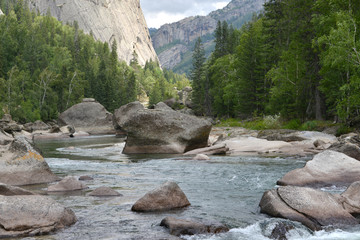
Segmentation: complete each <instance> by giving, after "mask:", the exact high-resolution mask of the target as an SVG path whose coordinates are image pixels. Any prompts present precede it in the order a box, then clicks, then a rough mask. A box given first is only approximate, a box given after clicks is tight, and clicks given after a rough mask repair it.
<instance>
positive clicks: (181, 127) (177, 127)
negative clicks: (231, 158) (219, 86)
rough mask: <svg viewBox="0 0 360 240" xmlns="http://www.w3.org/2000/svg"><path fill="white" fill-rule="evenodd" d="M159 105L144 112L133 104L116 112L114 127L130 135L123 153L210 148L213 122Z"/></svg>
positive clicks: (135, 103) (141, 107) (176, 151)
mask: <svg viewBox="0 0 360 240" xmlns="http://www.w3.org/2000/svg"><path fill="white" fill-rule="evenodd" d="M160 106H162V107H159V108H160V109H145V108H144V107H143V106H142V105H141V104H140V103H139V102H134V103H129V104H127V105H124V106H122V107H121V108H119V109H117V110H115V113H114V125H115V128H116V129H121V130H123V131H125V132H127V140H126V145H125V148H124V151H123V152H124V153H127V154H130V153H184V152H185V151H190V150H192V149H196V148H201V147H205V146H207V140H208V137H209V134H210V131H211V123H210V122H208V121H206V120H203V119H200V118H197V117H194V116H190V115H186V114H182V113H179V112H176V111H173V110H172V109H170V108H169V107H167V106H165V104H161V105H160Z"/></svg>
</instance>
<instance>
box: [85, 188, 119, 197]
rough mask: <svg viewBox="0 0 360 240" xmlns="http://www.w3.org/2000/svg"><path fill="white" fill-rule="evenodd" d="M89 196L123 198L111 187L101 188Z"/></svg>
mask: <svg viewBox="0 0 360 240" xmlns="http://www.w3.org/2000/svg"><path fill="white" fill-rule="evenodd" d="M89 196H97V197H118V196H122V195H121V194H120V193H118V192H117V191H115V190H114V189H112V188H109V187H99V188H96V189H95V190H94V191H92V192H91V193H89Z"/></svg>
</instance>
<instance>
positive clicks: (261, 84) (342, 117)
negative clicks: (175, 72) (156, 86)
mask: <svg viewBox="0 0 360 240" xmlns="http://www.w3.org/2000/svg"><path fill="white" fill-rule="evenodd" d="M215 43H216V46H215V50H214V52H213V53H212V54H211V56H210V57H209V58H208V59H205V55H204V47H203V45H202V42H201V40H200V39H198V41H197V42H196V44H195V49H194V52H193V69H192V72H191V79H192V84H193V89H194V92H193V101H194V107H195V110H196V112H197V113H198V114H200V115H211V116H216V117H218V118H223V117H225V118H228V117H234V118H251V117H254V116H268V115H277V116H281V118H283V119H286V120H294V119H296V120H298V121H300V122H304V121H308V120H313V119H316V120H331V121H336V122H342V123H346V124H348V125H351V126H359V123H360V1H358V0H315V1H314V0H268V1H266V2H265V4H264V10H263V12H262V13H261V14H259V15H256V16H253V18H252V21H250V22H248V23H247V24H245V25H244V26H243V27H242V28H240V29H233V28H232V26H228V24H227V23H226V22H220V21H219V22H218V25H217V28H216V31H215Z"/></svg>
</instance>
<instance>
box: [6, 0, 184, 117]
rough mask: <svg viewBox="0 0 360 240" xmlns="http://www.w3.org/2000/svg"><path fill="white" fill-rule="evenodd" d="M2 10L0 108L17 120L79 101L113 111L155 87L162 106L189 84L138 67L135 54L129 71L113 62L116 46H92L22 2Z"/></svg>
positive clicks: (75, 30) (9, 1)
mask: <svg viewBox="0 0 360 240" xmlns="http://www.w3.org/2000/svg"><path fill="white" fill-rule="evenodd" d="M1 8H2V9H3V11H4V13H5V15H3V16H1V17H0V33H1V34H0V42H1V44H0V107H1V109H6V112H7V113H10V114H11V115H12V117H13V119H15V120H17V121H20V122H28V121H34V120H37V119H42V120H44V121H47V120H51V119H54V118H57V116H58V114H59V113H60V112H62V111H64V110H65V109H67V108H69V107H71V106H72V105H74V104H76V103H78V102H80V101H81V100H82V98H84V97H93V98H95V99H96V100H97V101H98V102H100V103H101V104H103V105H104V106H105V108H107V110H109V111H113V110H114V109H116V108H119V107H120V106H121V105H123V104H126V103H128V102H131V101H135V100H137V98H138V96H140V95H142V94H143V93H144V91H145V95H149V94H150V93H151V92H154V90H153V88H154V87H158V88H159V90H160V92H161V97H160V98H159V99H158V100H159V101H163V100H165V99H166V98H167V97H169V96H175V94H176V91H175V90H174V87H175V86H177V85H179V86H183V85H185V84H188V83H189V81H188V79H186V77H185V76H180V75H176V74H174V73H172V72H169V71H167V72H163V71H162V70H161V69H160V67H159V65H158V63H153V62H150V63H147V66H146V67H145V68H144V69H143V68H141V67H140V66H139V65H138V61H137V54H136V52H134V54H133V59H132V61H131V63H130V65H131V66H128V65H127V64H126V63H125V62H120V61H119V60H118V56H117V43H116V41H114V42H112V43H111V46H110V47H109V45H108V44H107V43H102V42H99V41H95V40H94V39H93V37H92V36H90V35H86V34H84V33H83V32H82V31H81V30H80V29H79V26H78V24H77V23H76V22H74V23H73V24H72V25H62V24H61V23H60V22H59V21H57V20H56V19H55V18H52V17H51V16H50V15H49V14H48V15H46V16H40V15H39V14H36V13H35V12H31V11H30V10H29V9H28V8H27V4H25V2H24V1H22V0H5V1H1ZM149 69H150V70H149ZM165 75H166V76H165ZM155 79H156V80H155ZM155 81H159V84H158V85H155V84H154V83H155ZM146 97H147V96H146ZM0 112H1V113H0V114H3V110H1V111H0Z"/></svg>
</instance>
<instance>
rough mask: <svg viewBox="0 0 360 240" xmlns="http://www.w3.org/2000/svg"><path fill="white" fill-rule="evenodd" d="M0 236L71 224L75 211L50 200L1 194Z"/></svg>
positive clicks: (43, 230) (74, 218)
mask: <svg viewBox="0 0 360 240" xmlns="http://www.w3.org/2000/svg"><path fill="white" fill-rule="evenodd" d="M0 209H1V215H0V238H9V237H11V238H12V237H22V236H33V235H43V234H46V233H50V232H53V231H56V230H59V229H62V228H64V227H67V226H70V225H72V224H74V223H75V222H76V221H77V219H76V216H75V214H74V212H73V211H72V210H70V209H67V208H65V207H63V206H62V205H60V204H58V203H57V202H55V201H54V200H53V199H51V198H48V197H44V196H39V195H31V196H0Z"/></svg>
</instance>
